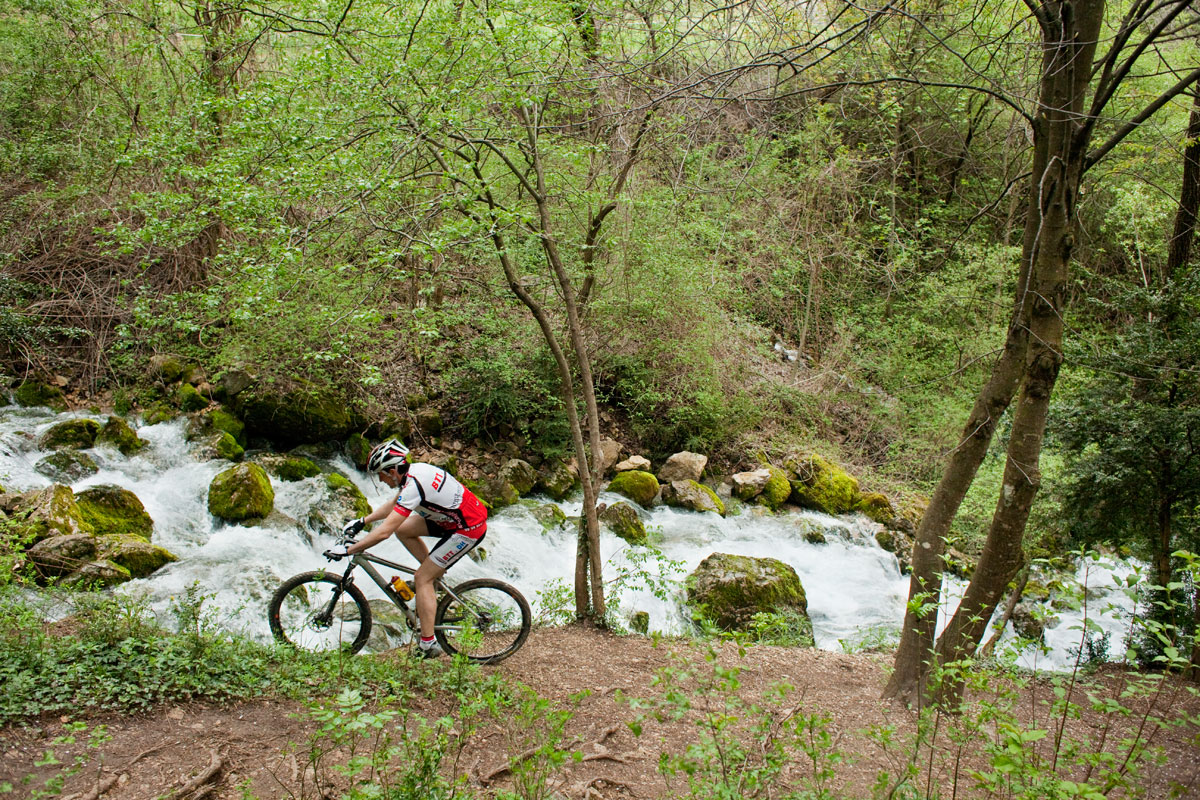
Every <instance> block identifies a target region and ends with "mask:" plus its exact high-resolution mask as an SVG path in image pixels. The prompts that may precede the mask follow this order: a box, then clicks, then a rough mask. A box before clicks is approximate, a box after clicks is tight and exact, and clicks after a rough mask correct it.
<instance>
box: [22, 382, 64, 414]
mask: <svg viewBox="0 0 1200 800" xmlns="http://www.w3.org/2000/svg"><path fill="white" fill-rule="evenodd" d="M13 399H14V400H16V401H17V405H19V406H24V407H26V408H33V407H36V406H46V407H48V408H52V409H54V410H55V411H66V410H67V398H66V397H65V396H64V395H63V391H62V389H60V388H58V387H57V386H51V385H50V384H48V383H42V382H41V381H25V382H24V383H22V384H21V385H20V386H18V387H17V390H16V391H15V392H14V393H13Z"/></svg>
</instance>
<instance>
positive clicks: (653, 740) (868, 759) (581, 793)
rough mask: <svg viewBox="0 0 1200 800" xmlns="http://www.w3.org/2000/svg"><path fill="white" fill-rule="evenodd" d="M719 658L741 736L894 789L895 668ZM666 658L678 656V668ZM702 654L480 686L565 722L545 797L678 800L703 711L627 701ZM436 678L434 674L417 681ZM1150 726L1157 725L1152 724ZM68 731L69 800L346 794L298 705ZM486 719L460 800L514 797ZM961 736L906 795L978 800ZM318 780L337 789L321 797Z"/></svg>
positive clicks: (107, 718)
mask: <svg viewBox="0 0 1200 800" xmlns="http://www.w3.org/2000/svg"><path fill="white" fill-rule="evenodd" d="M718 650H719V655H718V659H717V663H718V664H720V665H722V666H724V667H733V666H740V668H741V672H740V674H739V675H738V678H739V681H740V690H739V694H740V697H741V698H742V700H743V701H744V702H745V703H747V704H750V703H758V704H760V705H761V706H762V709H763V710H761V711H757V712H750V713H747V712H745V711H744V710H743V711H742V712H740V714H739V716H740V717H741V724H745V723H746V722H747V721H748V720H756V719H763V718H767V717H768V716H769V717H770V719H771V720H772V721H774V722H776V723H780V722H783V721H784V720H786V719H788V718H790V719H793V720H794V719H796V718H798V717H799V716H803V715H806V714H823V715H826V716H827V717H828V718H829V722H828V726H827V729H828V730H829V732H830V733H831V734H832V735H833V737H834V738H833V743H834V744H835V745H836V747H837V748H838V749H839V750H840V751H842V752H844V753H847V754H852V756H851V758H850V760H849V761H847V762H845V763H841V764H837V765H835V768H836V777H835V778H834V779H833V780H832V781H831V783H830V784H829V788H831V789H833V790H834V791H836V792H837V794H838V796H842V797H851V798H854V797H870V796H872V794H873V792H872V785H873V784H874V783H875V781H876V777H877V775H878V773H880V772H881V771H885V772H888V773H890V774H892V775H893V776H896V775H899V771H900V769H901V768H902V767H903V765H904V764H905V763H906V760H907V756H908V754H909V753H910V752H911V751H910V750H909V749H908V748H906V747H905V743H906V742H907V741H909V740H910V737H911V736H912V735H913V733H914V731H915V725H914V720H915V715H914V714H913V713H912V712H911V711H909V710H907V709H904V708H901V707H898V706H895V705H891V704H889V703H886V702H883V701H881V700H880V699H879V694H880V690H881V689H882V687H883V684H884V682H885V681H886V669H887V666H888V664H889V663H890V656H885V655H878V654H875V655H845V654H837V653H829V652H822V651H816V650H808V649H793V648H777V647H754V648H751V649H749V650H748V651H746V653H745V656H744V657H739V655H738V652H737V648H736V647H735V646H734V645H733V644H722V645H720V646H719V648H718ZM672 652H674V653H676V654H677V655H676V656H674V657H673V656H672V655H671V653H672ZM705 653H706V646H704V645H693V644H689V643H686V642H679V641H669V642H666V641H664V642H661V643H659V644H658V646H655V644H654V642H652V641H651V640H649V639H646V638H642V637H633V636H631V637H621V638H618V637H615V636H611V635H608V634H604V633H601V632H596V631H592V630H587V629H583V628H580V627H567V628H555V629H542V630H537V631H535V632H534V633H533V635H532V636H531V637H530V639H529V642H528V643H527V644H526V646H525V647H524V648H523V649H522V650H521V651H520V652H519V653H518V654H517V655H515V656H514V657H512V658H511V659H509V660H508V661H506V662H504V663H503V664H500V665H498V666H496V667H489V668H485V670H487V671H494V672H496V673H499V674H500V675H502V676H504V677H506V678H509V679H513V680H516V681H520V682H522V683H524V684H526V685H528V686H529V687H531V688H533V689H534V690H536V691H537V692H538V693H539V694H540V695H541V696H542V697H544V698H546V699H548V700H550V701H552V702H553V703H554V704H556V705H557V706H559V707H561V708H569V709H570V710H571V711H572V712H573V716H572V717H571V718H570V720H569V722H568V724H567V727H566V733H565V736H566V740H567V744H568V745H570V746H571V747H572V749H574V750H577V751H578V752H579V753H580V754H581V756H580V757H579V759H578V760H575V761H568V762H567V763H566V764H565V765H564V766H563V767H562V769H561V770H560V771H558V772H557V773H556V774H555V775H553V776H552V777H551V786H550V789H551V791H552V794H550V795H547V796H558V797H562V798H586V799H588V800H605V799H609V800H611V799H612V798H654V797H670V796H680V795H685V794H687V792H688V784H687V780H686V777H683V776H676V777H674V778H671V779H669V780H668V779H667V778H665V777H664V776H663V775H662V774H661V773H660V771H659V757H660V754H662V753H664V752H666V753H671V754H681V753H683V752H684V751H685V750H686V748H687V747H688V746H689V745H691V744H694V743H696V742H697V741H698V740H699V737H700V733H701V729H700V728H699V727H698V725H697V722H698V721H699V720H700V719H702V718H703V712H704V707H703V703H697V704H696V706H695V707H694V708H693V710H692V711H691V712H690V713H689V714H687V715H685V716H684V717H683V718H682V719H679V720H672V719H667V720H665V721H662V722H659V721H654V720H649V721H647V722H646V723H645V725H644V729H643V731H642V735H641V736H640V737H638V736H635V735H634V734H633V732H632V731H631V729H630V727H629V726H628V725H627V724H626V723H627V722H629V721H631V720H633V719H634V718H635V717H636V716H637V714H638V712H637V711H636V710H634V709H632V708H631V706H630V704H629V703H628V702H627V698H629V697H641V698H653V697H661V694H662V687H661V685H657V684H655V682H654V677H655V675H656V674H657V672H658V670H660V669H662V668H664V667H668V666H670V665H672V664H678V665H685V664H686V665H690V666H691V667H694V668H697V674H706V673H707V674H709V675H711V674H712V672H711V665H707V664H706V662H705V658H704V656H705ZM397 657H398V656H397ZM680 659H682V660H680ZM446 666H447V662H446V661H445V660H442V661H438V662H431V663H429V664H424V665H421V668H423V669H431V670H436V669H445V668H446ZM1095 680H1096V681H1097V685H1100V686H1107V688H1108V691H1109V692H1112V691H1115V690H1117V689H1119V688H1120V687H1119V684H1120V682H1121V681H1123V680H1124V679H1123V678H1122V677H1121V676H1119V675H1117V674H1116V673H1112V674H1105V675H1101V676H1099V677H1098V678H1096V679H1095ZM780 681H783V682H786V683H788V684H790V685H791V686H793V687H794V691H793V692H792V693H791V694H790V695H789V696H788V697H787V698H785V699H784V700H782V701H780V702H772V701H770V700H769V699H767V698H766V697H765V696H764V693H765V692H766V691H767V690H768V689H769V687H771V686H772V685H774V684H777V683H778V682H780ZM1187 689H1188V686H1187V685H1186V684H1184V683H1182V682H1178V681H1167V682H1166V683H1164V684H1163V689H1162V693H1161V695H1159V696H1158V697H1157V698H1156V702H1155V707H1156V708H1165V709H1168V711H1167V712H1163V713H1165V714H1170V715H1177V714H1190V715H1191V719H1192V722H1190V723H1187V724H1184V725H1182V726H1179V727H1168V728H1159V727H1158V726H1157V725H1154V724H1151V725H1146V726H1144V727H1143V731H1144V735H1145V734H1148V735H1151V736H1152V743H1153V744H1154V745H1156V746H1158V747H1161V748H1162V753H1163V756H1164V759H1163V761H1162V763H1161V764H1158V765H1154V766H1149V767H1147V768H1146V769H1145V771H1144V773H1143V776H1142V777H1141V778H1140V779H1139V780H1138V786H1140V787H1141V789H1143V790H1144V791H1145V793H1146V796H1148V797H1154V798H1158V797H1168V796H1172V795H1171V792H1172V787H1173V786H1176V787H1181V788H1179V789H1177V791H1179V792H1180V794H1178V795H1174V796H1179V797H1191V798H1200V748H1198V747H1197V742H1198V736H1200V728H1197V726H1196V721H1197V720H1200V699H1198V698H1197V697H1196V695H1195V693H1193V692H1188V691H1187ZM581 693H582V695H583V696H580V695H581ZM1050 694H1051V693H1050V688H1049V687H1048V686H1047V685H1044V684H1041V685H1035V686H1034V687H1033V688H1032V690H1031V689H1025V690H1023V695H1024V696H1023V697H1022V699H1021V702H1020V705H1019V706H1018V707H1019V708H1022V709H1024V710H1023V711H1022V713H1024V714H1026V715H1028V714H1030V713H1034V711H1033V710H1034V709H1039V708H1041V704H1040V701H1041V700H1044V699H1046V698H1048V697H1050ZM1081 699H1082V698H1081ZM411 702H412V707H413V709H414V710H415V711H416V712H418V713H420V714H421V715H422V716H424V717H426V718H429V719H436V718H438V717H440V716H442V715H447V714H452V713H453V711H454V709H453V705H452V704H453V702H454V699H453V697H452V696H449V695H448V694H446V695H445V696H441V695H439V696H435V697H425V698H419V699H414V700H412V701H411ZM1144 705H1145V703H1144V702H1143V706H1144ZM710 710H711V709H710ZM1140 710H1144V709H1140ZM1036 713H1037V714H1038V715H1039V721H1038V722H1039V724H1038V727H1046V728H1050V729H1051V730H1053V727H1052V724H1048V723H1046V721H1045V719H1044V716H1045V711H1044V710H1038V711H1036ZM1150 716H1151V718H1157V716H1156V715H1155V714H1152V715H1150ZM1143 718H1144V715H1141V714H1140V713H1135V714H1133V715H1131V716H1130V717H1128V718H1126V719H1125V721H1124V722H1123V723H1122V724H1123V725H1125V726H1126V727H1125V728H1124V729H1123V731H1116V730H1110V731H1107V732H1106V730H1105V728H1104V725H1105V720H1104V719H1102V718H1100V717H1098V716H1090V715H1088V714H1084V716H1083V719H1080V720H1077V721H1072V722H1071V723H1069V726H1068V731H1069V736H1070V737H1074V738H1080V737H1083V736H1087V737H1090V739H1091V741H1093V742H1095V741H1099V740H1100V739H1101V737H1102V736H1103V738H1104V740H1105V741H1107V742H1109V743H1110V744H1111V743H1113V742H1117V741H1119V740H1120V738H1121V736H1122V735H1124V733H1126V732H1128V731H1129V730H1134V729H1137V728H1138V727H1139V726H1141V724H1142V720H1143ZM79 719H82V720H83V721H85V722H86V723H88V725H89V726H94V725H97V724H101V723H103V724H105V725H107V726H108V731H109V733H110V734H111V737H112V738H111V740H109V741H108V742H106V743H105V744H103V745H102V746H101V747H100V748H99V749H98V751H96V752H95V753H93V754H92V755H91V756H90V758H89V761H88V764H87V766H86V767H85V768H84V769H83V770H82V771H81V772H79V773H78V774H77V775H75V776H73V777H71V778H70V779H68V781H67V783H66V786H65V789H64V794H65V795H74V796H75V797H76V798H77V800H85V799H86V800H95V798H96V797H97V796H98V794H97V790H103V797H105V798H109V799H111V800H141V799H143V798H145V799H146V800H149V799H150V798H164V797H169V798H171V799H172V800H183V798H184V797H187V798H190V800H199V798H201V797H210V798H231V799H232V798H242V797H244V796H247V792H248V793H250V794H251V795H252V796H255V797H260V798H278V797H293V798H317V797H325V796H333V797H336V796H339V795H340V793H341V791H342V790H344V788H345V786H344V781H343V782H341V783H339V781H341V779H340V778H338V777H337V776H336V775H335V774H333V773H330V774H329V775H326V776H324V778H322V776H316V777H317V778H319V780H316V781H314V773H313V772H312V771H311V770H309V769H307V768H306V765H307V763H308V754H309V752H310V750H309V746H308V742H309V737H310V736H311V735H313V734H314V733H315V732H316V731H317V729H318V727H319V726H318V724H317V723H316V722H314V721H312V720H311V718H309V717H307V716H306V715H305V713H304V707H303V704H301V703H298V702H293V701H281V700H257V701H252V702H242V703H236V704H230V705H217V704H211V703H199V702H196V703H183V704H175V705H167V706H162V707H159V708H156V709H154V710H153V711H151V712H148V713H145V714H136V715H119V714H112V713H91V714H85V715H83V716H82V717H79ZM485 719H486V721H485V722H484V723H483V724H481V725H480V727H479V728H478V730H477V731H475V732H474V733H473V734H472V735H471V736H470V738H469V739H468V740H467V742H466V745H465V747H464V748H463V750H462V754H461V757H460V758H459V759H458V760H457V762H456V764H455V765H454V769H456V771H457V773H458V774H460V775H463V776H465V777H466V778H467V779H468V786H469V788H470V789H471V790H472V791H473V792H475V793H476V794H477V795H480V796H489V795H491V794H493V793H495V791H497V790H499V789H512V788H514V787H513V783H512V775H511V773H510V772H508V771H507V770H506V769H505V768H506V766H507V764H508V763H509V759H510V758H511V757H518V756H519V755H521V754H523V753H527V752H528V749H529V746H530V739H529V737H528V732H527V731H522V730H520V728H521V726H520V725H518V724H516V723H515V722H514V718H513V717H511V716H510V717H501V718H485ZM1108 719H1111V717H1109V718H1108ZM66 721H67V718H65V717H63V718H60V717H53V718H41V719H38V720H32V721H29V722H27V723H25V724H22V725H15V726H10V727H8V728H6V729H3V730H0V783H3V782H4V781H10V782H12V783H14V784H17V785H16V790H15V795H14V796H17V797H23V796H29V792H30V788H31V787H33V786H39V785H41V784H42V782H43V781H44V780H45V779H46V777H48V776H50V775H52V774H53V771H54V770H55V769H56V768H55V767H53V766H42V767H38V766H35V762H36V761H37V760H39V758H40V757H41V756H42V754H43V753H44V752H45V751H46V750H47V749H48V748H50V747H51V740H52V739H54V738H55V737H56V736H59V735H61V734H62V733H63V730H64V723H65V722H66ZM956 724H960V723H956V722H955V721H954V720H952V719H945V720H943V721H942V722H941V723H940V725H939V732H938V739H937V740H936V746H935V753H934V756H933V758H932V759H931V758H930V755H929V750H928V749H923V750H921V751H920V756H919V759H918V768H917V778H916V779H915V781H914V783H915V784H916V790H915V791H916V793H917V794H918V795H924V794H926V793H927V790H928V789H937V791H940V792H941V794H942V796H944V797H951V796H957V797H982V796H987V795H986V792H984V791H983V790H982V789H980V788H979V787H978V786H977V785H976V783H975V781H974V780H973V779H972V778H971V776H970V771H971V770H972V769H975V768H980V767H984V766H985V764H986V762H985V761H984V760H983V758H982V756H980V755H979V753H978V752H977V751H974V750H966V751H963V752H961V753H960V752H958V751H957V750H956V749H955V745H954V744H953V742H952V741H951V740H950V732H951V729H952V728H953V727H954V726H955V725H956ZM871 726H891V727H893V728H894V729H895V731H896V733H895V736H894V739H893V741H894V742H895V744H893V745H891V746H889V747H883V746H881V745H880V744H878V743H877V742H875V741H872V740H871V739H870V738H868V736H867V735H866V734H865V731H866V730H867V729H868V728H869V727H871ZM989 730H990V728H989ZM456 732H457V730H456ZM1053 738H1054V735H1053V733H1051V734H1050V736H1048V737H1047V738H1046V739H1044V740H1042V741H1041V742H1038V743H1033V744H1030V745H1029V746H1028V747H1027V748H1026V750H1027V751H1028V752H1031V753H1032V752H1034V751H1037V752H1040V753H1042V754H1048V753H1049V752H1050V748H1051V743H1052V740H1053ZM1038 748H1041V750H1040V751H1039V750H1038ZM1092 749H1093V751H1094V750H1095V749H1098V748H1092ZM54 750H55V753H56V755H57V756H58V758H59V759H60V760H61V761H63V762H65V763H70V761H71V760H72V759H73V758H74V757H75V756H76V755H78V754H79V753H81V752H84V748H82V747H79V746H75V747H70V746H63V745H59V746H56V747H54ZM345 755H346V754H345V753H340V752H334V753H331V754H330V758H333V759H336V758H339V757H340V758H342V759H344V758H345ZM956 765H957V776H958V781H957V785H956V784H955V775H956V771H955V767H956ZM444 766H448V765H444ZM30 775H32V776H35V777H34V781H33V782H32V783H31V784H30V785H29V786H22V785H21V784H20V782H21V779H22V778H23V777H25V776H30ZM811 775H812V763H811V762H805V761H804V759H803V758H802V757H800V758H795V759H793V760H792V761H790V762H789V763H788V765H787V766H786V767H785V768H784V770H783V772H782V774H781V776H780V777H781V783H782V784H783V785H785V786H790V787H793V788H804V787H806V786H809V785H810V784H807V783H806V780H808V779H809V778H811ZM1075 777H1079V775H1078V774H1077V775H1076V776H1075ZM322 779H323V780H331V781H332V783H331V784H325V785H322ZM780 794H782V792H776V793H774V795H780ZM762 796H772V795H768V794H763V795H762Z"/></svg>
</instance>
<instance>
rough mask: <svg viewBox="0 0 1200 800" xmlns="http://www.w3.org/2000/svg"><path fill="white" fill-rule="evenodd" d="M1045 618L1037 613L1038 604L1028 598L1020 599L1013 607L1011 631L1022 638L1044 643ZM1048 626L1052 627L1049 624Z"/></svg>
mask: <svg viewBox="0 0 1200 800" xmlns="http://www.w3.org/2000/svg"><path fill="white" fill-rule="evenodd" d="M1046 623H1047V620H1046V619H1045V618H1044V615H1042V614H1039V613H1038V604H1037V603H1034V602H1031V601H1029V600H1021V601H1020V602H1018V603H1017V605H1016V607H1015V608H1014V609H1013V614H1012V627H1013V631H1014V632H1015V633H1016V634H1017V635H1018V636H1020V637H1021V638H1022V639H1029V640H1032V641H1035V642H1037V643H1038V644H1044V643H1045V641H1046V628H1047V624H1046ZM1049 627H1053V625H1050V626H1049Z"/></svg>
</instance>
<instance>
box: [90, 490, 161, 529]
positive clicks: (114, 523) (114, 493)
mask: <svg viewBox="0 0 1200 800" xmlns="http://www.w3.org/2000/svg"><path fill="white" fill-rule="evenodd" d="M75 502H76V503H77V504H78V505H79V513H80V514H81V515H82V516H83V519H84V520H85V521H86V522H87V523H88V525H90V526H91V528H92V531H93V532H94V533H95V534H96V535H97V536H137V537H140V538H142V539H145V540H146V541H150V537H151V535H152V534H153V533H154V520H152V519H150V515H149V514H147V513H146V507H145V506H143V505H142V501H141V500H139V499H138V496H137V495H136V494H134V493H133V492H131V491H129V490H128V489H123V488H121V487H120V486H107V485H103V486H91V487H89V488H87V489H85V490H84V491H82V492H79V493H78V494H76V495H75Z"/></svg>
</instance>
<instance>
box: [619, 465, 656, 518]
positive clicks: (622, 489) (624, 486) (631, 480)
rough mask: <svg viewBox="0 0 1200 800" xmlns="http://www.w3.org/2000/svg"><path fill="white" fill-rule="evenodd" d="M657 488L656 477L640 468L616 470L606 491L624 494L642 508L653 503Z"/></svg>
mask: <svg viewBox="0 0 1200 800" xmlns="http://www.w3.org/2000/svg"><path fill="white" fill-rule="evenodd" d="M658 490H659V483H658V478H656V477H654V476H653V475H652V474H651V473H649V472H643V471H642V470H640V469H631V470H626V471H624V472H618V473H617V474H616V475H615V476H613V479H612V481H611V482H610V483H609V484H608V491H610V492H616V493H617V494H621V495H624V496H626V497H628V498H629V499H630V500H632V501H633V502H635V503H637V504H638V505H639V506H641V507H642V508H649V507H650V506H651V505H653V503H654V498H656V497H658Z"/></svg>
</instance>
